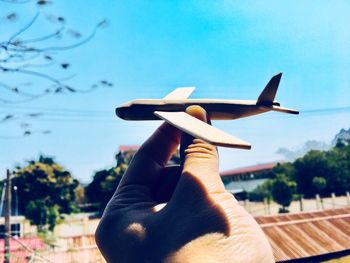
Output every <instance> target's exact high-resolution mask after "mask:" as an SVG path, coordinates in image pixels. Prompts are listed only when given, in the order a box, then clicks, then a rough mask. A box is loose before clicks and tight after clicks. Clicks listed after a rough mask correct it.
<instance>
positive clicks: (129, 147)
mask: <svg viewBox="0 0 350 263" xmlns="http://www.w3.org/2000/svg"><path fill="white" fill-rule="evenodd" d="M138 149H140V145H120V146H119V151H120V152H122V153H123V152H128V151H132V152H136V151H137V150H138Z"/></svg>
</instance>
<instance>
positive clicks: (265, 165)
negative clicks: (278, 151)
mask: <svg viewBox="0 0 350 263" xmlns="http://www.w3.org/2000/svg"><path fill="white" fill-rule="evenodd" d="M279 163H284V161H279V162H272V163H263V164H257V165H252V166H247V167H241V168H237V169H232V170H228V171H224V172H221V173H220V175H221V176H222V177H223V176H232V175H237V174H244V173H253V172H260V171H264V170H271V169H272V168H274V167H275V166H276V165H277V164H279Z"/></svg>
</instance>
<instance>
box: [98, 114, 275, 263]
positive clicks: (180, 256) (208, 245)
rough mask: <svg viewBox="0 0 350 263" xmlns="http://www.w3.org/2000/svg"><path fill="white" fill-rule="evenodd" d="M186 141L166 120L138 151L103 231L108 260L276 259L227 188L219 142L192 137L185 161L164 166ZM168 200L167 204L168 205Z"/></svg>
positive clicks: (105, 218) (107, 213)
mask: <svg viewBox="0 0 350 263" xmlns="http://www.w3.org/2000/svg"><path fill="white" fill-rule="evenodd" d="M194 115H196V114H194ZM179 140H180V132H179V131H178V130H175V129H174V128H172V127H170V126H168V125H166V124H165V125H162V126H161V128H160V129H158V131H157V132H156V133H155V134H154V135H153V136H152V137H151V138H150V139H149V140H148V141H147V142H146V143H145V144H144V145H143V147H142V148H141V149H140V150H139V152H138V153H137V154H136V155H135V157H134V159H133V161H132V163H131V164H130V166H129V168H128V170H127V172H126V174H125V175H124V177H123V179H122V181H121V183H120V186H119V187H118V189H117V191H116V193H115V195H114V196H113V198H112V199H111V201H110V202H109V204H108V206H107V208H106V210H105V213H104V216H103V218H102V221H101V223H100V226H99V228H98V231H97V235H96V237H97V241H98V244H99V247H100V249H101V251H102V253H103V254H104V256H105V258H106V259H107V260H108V261H110V262H271V261H273V257H272V253H271V248H270V246H269V244H268V242H267V240H266V237H265V236H264V234H263V232H262V231H261V229H260V228H259V226H258V225H257V223H256V222H255V221H254V219H253V218H252V217H251V216H250V215H249V214H248V213H247V212H246V211H245V210H244V209H243V208H242V207H241V206H239V205H238V204H237V202H236V200H235V199H234V197H233V196H232V195H231V194H229V193H227V192H226V191H225V188H224V186H223V184H222V182H221V181H220V178H219V174H218V157H217V151H216V148H215V147H214V146H212V145H209V144H207V143H205V142H203V141H201V140H198V139H195V140H193V138H191V137H189V136H185V137H183V138H182V140H181V144H182V145H181V148H182V151H181V152H182V160H183V166H182V167H181V168H180V167H166V166H165V164H166V163H167V161H168V160H169V158H170V157H171V155H172V153H173V152H174V151H175V150H176V148H177V146H178V143H179ZM192 140H193V141H192ZM155 145H158V147H155ZM160 145H162V146H163V147H159V146H160ZM162 203H167V204H166V205H165V206H164V207H162V206H160V204H162Z"/></svg>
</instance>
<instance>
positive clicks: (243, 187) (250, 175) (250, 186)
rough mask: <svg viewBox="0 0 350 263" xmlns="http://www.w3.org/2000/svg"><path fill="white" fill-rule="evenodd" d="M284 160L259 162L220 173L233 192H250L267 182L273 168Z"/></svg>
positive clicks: (229, 189)
mask: <svg viewBox="0 0 350 263" xmlns="http://www.w3.org/2000/svg"><path fill="white" fill-rule="evenodd" d="M281 163H284V162H283V161H278V162H271V163H264V164H257V165H253V166H247V167H242V168H237V169H232V170H227V171H224V172H221V173H220V176H221V179H222V181H223V182H224V184H225V188H226V189H227V190H228V191H230V192H231V193H233V194H236V193H240V192H250V191H252V190H254V189H255V188H256V187H257V186H258V185H260V184H262V183H263V182H265V181H266V180H267V179H268V178H269V176H270V172H271V170H272V169H273V168H274V167H276V166H277V165H279V164H281Z"/></svg>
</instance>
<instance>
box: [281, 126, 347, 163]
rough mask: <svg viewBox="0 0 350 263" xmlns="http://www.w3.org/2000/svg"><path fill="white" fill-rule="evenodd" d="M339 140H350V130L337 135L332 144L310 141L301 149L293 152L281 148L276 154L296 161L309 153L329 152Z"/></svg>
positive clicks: (343, 130)
mask: <svg viewBox="0 0 350 263" xmlns="http://www.w3.org/2000/svg"><path fill="white" fill-rule="evenodd" d="M338 140H342V141H345V140H350V128H349V129H348V130H346V129H341V130H340V131H339V132H338V133H337V135H335V137H334V139H333V140H332V142H331V144H328V143H324V142H320V141H315V140H310V141H307V142H305V143H304V145H303V146H302V147H301V148H299V149H294V150H291V149H288V148H285V147H282V148H279V149H278V150H277V152H276V153H277V154H281V155H283V156H284V158H285V160H287V161H294V160H295V159H297V158H299V157H302V156H304V155H305V154H306V153H307V152H309V151H311V150H320V151H326V150H329V149H330V148H331V147H333V146H335V145H336V144H337V141H338Z"/></svg>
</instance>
